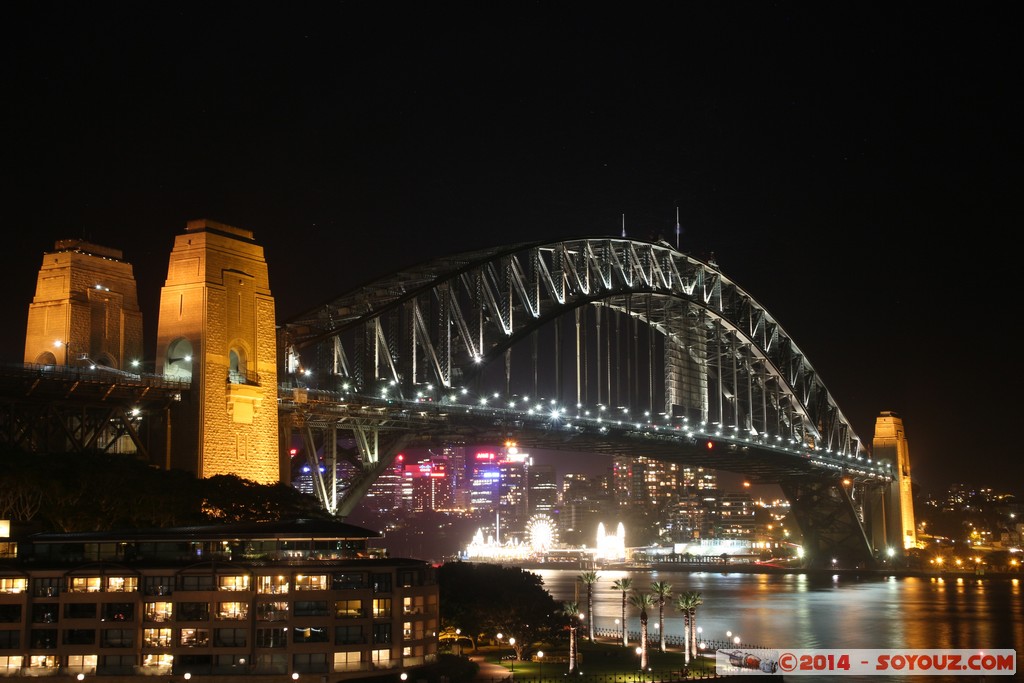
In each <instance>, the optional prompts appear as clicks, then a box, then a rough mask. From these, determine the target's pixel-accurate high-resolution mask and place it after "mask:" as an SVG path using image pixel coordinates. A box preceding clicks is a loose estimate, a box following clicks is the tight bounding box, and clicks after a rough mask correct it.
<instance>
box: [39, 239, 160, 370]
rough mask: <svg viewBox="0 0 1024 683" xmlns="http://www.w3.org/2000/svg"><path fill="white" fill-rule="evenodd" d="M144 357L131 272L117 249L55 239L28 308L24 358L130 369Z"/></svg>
mask: <svg viewBox="0 0 1024 683" xmlns="http://www.w3.org/2000/svg"><path fill="white" fill-rule="evenodd" d="M141 357H142V313H141V311H140V310H139V300H138V293H137V289H136V285H135V274H134V272H133V270H132V266H131V264H130V263H128V262H127V261H125V260H124V256H123V254H122V253H121V250H119V249H111V248H110V247H103V246H100V245H98V244H92V243H91V242H86V241H85V240H76V239H69V240H58V241H57V242H56V243H55V244H54V248H53V251H50V252H46V253H45V254H43V265H42V267H41V268H40V269H39V278H38V280H37V281H36V293H35V297H33V299H32V303H31V304H30V305H29V308H28V326H27V328H26V331H25V362H26V363H38V364H40V365H65V366H77V365H90V364H98V365H104V366H107V367H112V368H117V369H119V370H128V369H130V368H129V365H130V363H131V361H133V360H139V359H141Z"/></svg>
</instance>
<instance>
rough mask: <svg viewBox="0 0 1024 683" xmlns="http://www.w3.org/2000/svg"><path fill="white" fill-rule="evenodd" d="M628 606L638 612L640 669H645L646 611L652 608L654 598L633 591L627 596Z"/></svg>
mask: <svg viewBox="0 0 1024 683" xmlns="http://www.w3.org/2000/svg"><path fill="white" fill-rule="evenodd" d="M629 604H630V605H632V606H633V607H636V608H637V609H639V610H640V668H641V669H646V668H647V610H648V608H650V607H653V606H654V598H653V597H651V594H650V593H641V592H639V591H633V593H632V595H630V596H629Z"/></svg>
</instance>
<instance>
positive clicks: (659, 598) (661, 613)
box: [651, 581, 672, 652]
mask: <svg viewBox="0 0 1024 683" xmlns="http://www.w3.org/2000/svg"><path fill="white" fill-rule="evenodd" d="M651 593H652V594H653V595H654V601H655V602H656V603H658V634H659V640H660V642H659V644H658V648H659V650H660V651H661V652H664V651H665V601H666V600H668V599H669V598H671V597H672V584H670V583H665V582H664V581H655V582H654V583H652V584H651Z"/></svg>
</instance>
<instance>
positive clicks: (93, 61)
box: [0, 2, 1024, 494]
mask: <svg viewBox="0 0 1024 683" xmlns="http://www.w3.org/2000/svg"><path fill="white" fill-rule="evenodd" d="M596 5H597V3H571V2H570V3H555V2H543V3H539V2H517V3H489V4H488V3H485V4H480V3H380V2H363V3H348V2H332V3H326V2H325V3H289V4H273V3H229V2H218V3H206V4H205V5H190V4H188V3H184V4H182V3H121V4H119V3H106V2H98V3H71V2H64V3H60V2H31V3H29V2H23V3H16V4H9V5H5V6H4V8H3V10H2V12H3V14H2V24H3V26H4V29H3V34H4V37H3V41H0V50H3V57H4V58H3V63H2V65H0V73H2V75H3V91H4V100H5V105H4V107H3V109H2V114H0V116H2V120H3V130H4V145H3V148H4V149H3V155H2V160H3V164H2V165H3V178H2V184H0V185H2V188H0V192H2V200H3V213H2V216H3V227H4V236H5V237H4V239H5V243H6V246H5V248H4V249H2V250H0V259H2V262H0V264H2V268H3V273H4V282H5V283H6V285H7V295H6V296H5V297H4V298H3V304H2V305H3V311H2V313H3V318H2V319H3V320H4V321H5V322H6V323H7V324H8V325H9V328H10V331H9V334H7V335H4V336H3V338H2V342H0V343H2V349H0V360H4V361H8V362H20V361H21V360H22V354H23V350H24V329H25V320H26V316H27V310H28V305H29V303H30V302H31V299H32V295H33V293H34V289H35V279H36V274H37V272H38V269H39V266H40V264H41V262H42V255H43V252H45V251H48V250H50V249H52V247H53V244H54V242H55V241H56V240H57V239H63V238H78V237H84V238H87V239H89V240H91V241H94V242H96V243H99V244H102V245H105V246H110V247H115V248H120V249H122V250H123V251H124V253H125V257H126V259H127V260H129V261H130V262H131V263H132V264H133V265H134V267H135V274H136V279H137V280H138V283H139V295H140V298H141V302H142V307H143V311H144V313H145V314H147V316H148V318H147V334H148V335H149V337H148V340H147V348H151V349H152V348H154V347H155V337H154V336H153V331H154V330H155V324H156V320H155V315H156V308H157V303H158V300H159V288H160V286H161V285H162V284H163V280H164V278H165V277H166V274H167V259H168V256H169V254H170V249H171V246H172V244H173V240H174V236H175V235H177V234H180V233H181V232H182V231H183V230H184V227H185V223H186V221H188V220H190V219H195V218H210V219H213V220H217V221H221V222H224V223H229V224H231V225H236V226H238V227H241V228H245V229H248V230H252V231H253V233H254V235H255V237H256V240H257V242H259V243H260V244H261V245H262V246H263V247H264V248H265V251H266V257H267V261H268V263H269V266H270V279H271V289H272V292H273V294H274V296H275V299H276V302H277V307H278V318H279V319H280V320H282V321H283V320H285V319H287V318H288V317H290V316H292V315H295V314H297V313H299V312H302V311H305V310H308V309H312V308H315V307H316V306H317V305H318V304H319V303H322V302H324V301H327V300H329V299H331V298H333V297H334V296H336V295H338V294H341V293H343V292H346V291H348V290H350V289H352V288H353V287H355V286H356V285H358V284H360V283H362V282H364V281H365V280H367V279H370V278H372V277H376V276H381V275H385V274H388V273H391V272H395V271H397V270H399V269H400V268H402V267H403V266H408V265H411V264H413V263H416V262H418V261H421V260H425V259H428V258H432V257H436V256H442V255H445V254H449V253H454V252H457V251H463V250H469V249H476V248H482V247H489V246H497V245H500V244H506V243H513V242H522V241H532V240H544V239H551V240H556V239H560V238H565V237H584V236H608V235H612V236H617V235H619V234H621V231H622V226H623V216H625V227H626V233H627V235H628V236H630V237H636V238H642V239H650V238H657V237H659V236H661V237H663V238H665V239H666V240H667V241H669V242H670V243H672V244H675V242H676V239H677V235H676V230H675V226H676V210H677V208H678V211H679V216H680V224H681V227H682V232H681V235H679V237H678V239H679V246H680V248H681V250H682V251H684V252H687V253H691V254H693V255H695V256H706V255H707V254H710V253H714V255H715V258H716V260H717V262H718V264H719V265H720V267H721V269H722V270H723V272H724V273H725V274H726V276H728V277H729V278H731V279H732V280H733V281H735V282H737V283H738V284H739V285H740V286H741V287H743V288H744V289H745V290H746V291H747V292H749V293H750V294H751V295H752V296H753V297H754V298H755V299H756V300H757V301H758V302H760V303H761V304H762V305H763V306H765V307H766V308H767V309H768V311H769V312H771V314H772V315H773V316H774V317H775V318H776V319H777V320H778V321H779V322H780V323H781V324H782V326H783V327H784V329H785V330H786V331H787V333H788V334H789V335H790V336H791V337H792V338H793V339H794V340H795V341H796V343H797V345H798V346H799V347H800V349H801V350H802V351H803V352H804V353H805V354H806V356H807V358H808V360H809V361H810V362H811V364H812V365H813V366H814V367H815V369H816V370H817V371H818V373H819V374H820V376H821V378H822V379H823V381H824V382H825V384H826V386H827V387H828V389H829V391H830V393H831V394H832V395H833V397H834V398H835V399H836V401H837V402H838V404H839V406H840V408H841V409H842V411H843V412H844V414H845V415H846V416H847V417H848V418H849V419H850V420H851V421H852V423H853V425H854V428H855V429H856V431H857V433H858V435H859V436H860V437H861V439H862V440H864V441H865V443H867V444H868V445H870V443H871V438H872V435H873V432H874V421H875V418H876V417H877V415H878V414H879V412H881V411H883V410H894V411H896V412H897V413H899V414H900V415H901V416H902V417H903V419H904V424H905V426H906V429H907V435H908V437H909V439H910V452H911V459H912V465H913V471H914V479H915V480H916V481H917V482H918V483H919V484H920V485H921V486H922V488H923V489H925V490H929V491H933V490H939V489H943V488H945V487H946V486H947V485H949V484H950V483H953V482H958V481H965V482H972V483H975V484H977V485H985V486H992V487H994V488H996V489H997V490H1011V491H1015V492H1016V493H1018V494H1020V493H1021V491H1020V488H1021V481H1022V479H1024V477H1022V476H1021V475H1022V474H1024V465H1022V464H1021V463H1022V461H1024V459H1022V457H1021V455H1022V450H1024V449H1022V448H1021V446H1020V442H1021V438H1020V436H1019V435H1018V434H1017V433H1016V428H1017V427H1018V426H1019V423H1020V413H1021V410H1020V408H1021V404H1022V401H1021V399H1020V391H1021V387H1022V384H1021V381H1022V379H1024V372H1022V361H1021V356H1022V355H1024V354H1022V353H1021V352H1020V350H1019V349H1017V346H1018V345H1019V342H1018V341H1017V335H1018V331H1017V330H1018V327H1019V324H1018V323H1017V318H1018V317H1019V308H1020V305H1019V303H1018V298H1019V297H1018V294H1017V277H1016V276H1017V273H1018V272H1019V267H1018V259H1017V257H1016V252H1017V246H1016V243H1017V240H1018V239H1019V237H1018V235H1017V234H1016V233H1018V232H1019V230H1020V227H1021V225H1022V223H1021V220H1020V201H1019V200H1012V198H1011V195H1012V196H1016V195H1017V194H1018V193H1019V189H1018V188H1019V187H1020V173H1019V170H1018V169H1019V166H1020V159H1021V139H1020V132H1019V131H1020V125H1021V121H1024V117H1022V112H1021V107H1020V105H1019V104H1018V100H1019V92H1018V91H1019V90H1020V85H1021V69H1020V62H1021V60H1020V59H1019V48H1018V44H1019V30H1020V26H1021V21H1020V12H1019V10H1018V7H1019V5H1018V4H1016V3H987V2H979V3H967V4H956V5H954V4H951V3H910V2H902V3H901V2H896V3H863V2H861V3H787V2H756V3H746V2H721V3H692V2H674V3H669V2H652V3H645V2H641V3H629V4H616V5H613V6H611V7H607V8H605V9H598V8H597V6H596Z"/></svg>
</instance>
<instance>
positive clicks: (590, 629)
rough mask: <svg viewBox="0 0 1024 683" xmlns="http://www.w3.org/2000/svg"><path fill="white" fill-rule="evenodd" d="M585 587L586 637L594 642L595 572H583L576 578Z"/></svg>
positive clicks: (596, 577)
mask: <svg viewBox="0 0 1024 683" xmlns="http://www.w3.org/2000/svg"><path fill="white" fill-rule="evenodd" d="M576 578H578V579H579V580H580V581H582V582H583V583H584V584H585V585H586V587H587V637H588V638H589V639H590V642H594V584H595V583H597V579H598V576H597V572H583V573H582V574H580V575H579V576H577V577H576Z"/></svg>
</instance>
